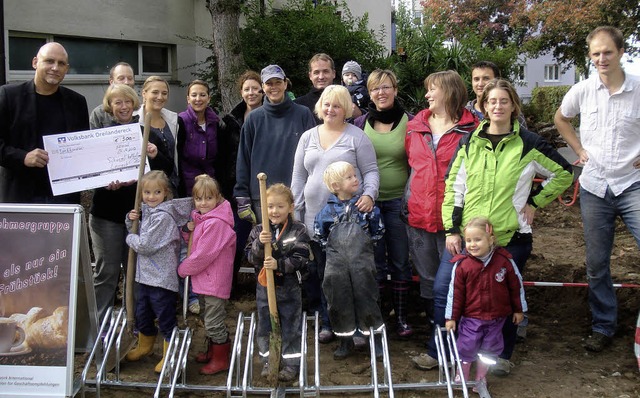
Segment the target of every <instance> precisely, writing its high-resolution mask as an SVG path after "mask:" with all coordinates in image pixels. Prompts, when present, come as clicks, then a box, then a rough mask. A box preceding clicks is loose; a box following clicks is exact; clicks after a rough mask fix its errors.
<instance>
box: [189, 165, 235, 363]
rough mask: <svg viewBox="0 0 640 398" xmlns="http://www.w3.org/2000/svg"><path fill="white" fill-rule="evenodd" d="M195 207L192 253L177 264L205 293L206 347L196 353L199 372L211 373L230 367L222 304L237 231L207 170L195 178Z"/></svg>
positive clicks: (229, 279)
mask: <svg viewBox="0 0 640 398" xmlns="http://www.w3.org/2000/svg"><path fill="white" fill-rule="evenodd" d="M193 200H194V202H195V210H193V212H192V213H191V219H192V220H193V221H190V222H189V223H187V227H188V229H189V230H190V231H192V234H193V236H192V243H191V254H190V255H189V257H187V258H186V259H185V260H184V261H183V262H182V263H181V264H180V266H179V267H178V274H179V275H180V276H181V277H183V278H185V277H187V276H191V284H192V286H193V291H194V292H195V293H198V294H201V295H203V296H204V326H205V328H206V334H207V349H206V350H205V351H204V352H201V353H199V354H198V355H197V356H196V362H200V363H206V365H205V366H204V367H202V368H201V369H200V374H205V375H212V374H216V373H219V372H221V371H223V370H227V369H229V352H230V348H231V347H230V342H229V332H228V331H227V327H226V325H225V323H224V322H225V319H226V317H227V313H226V310H225V305H226V304H227V300H228V299H229V295H230V294H231V284H232V281H233V258H234V256H235V253H236V233H235V232H234V230H233V212H232V210H231V205H230V204H229V202H228V201H226V200H225V199H224V198H223V197H222V195H221V194H220V187H219V185H218V183H217V181H216V180H214V179H213V178H211V177H210V176H208V175H206V174H202V175H199V176H197V177H196V178H195V183H194V185H193Z"/></svg>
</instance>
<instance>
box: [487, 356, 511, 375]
mask: <svg viewBox="0 0 640 398" xmlns="http://www.w3.org/2000/svg"><path fill="white" fill-rule="evenodd" d="M514 366H516V365H515V364H514V363H513V362H511V361H509V360H508V359H504V358H498V360H497V361H496V364H495V365H493V366H491V374H492V375H494V376H501V377H504V376H508V375H509V373H511V368H513V367H514Z"/></svg>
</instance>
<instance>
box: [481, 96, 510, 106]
mask: <svg viewBox="0 0 640 398" xmlns="http://www.w3.org/2000/svg"><path fill="white" fill-rule="evenodd" d="M486 102H487V104H489V105H491V106H496V105H498V104H500V105H502V106H507V105H509V104H511V100H510V99H507V98H502V99H500V100H497V99H495V98H491V99H489V100H487V101H486Z"/></svg>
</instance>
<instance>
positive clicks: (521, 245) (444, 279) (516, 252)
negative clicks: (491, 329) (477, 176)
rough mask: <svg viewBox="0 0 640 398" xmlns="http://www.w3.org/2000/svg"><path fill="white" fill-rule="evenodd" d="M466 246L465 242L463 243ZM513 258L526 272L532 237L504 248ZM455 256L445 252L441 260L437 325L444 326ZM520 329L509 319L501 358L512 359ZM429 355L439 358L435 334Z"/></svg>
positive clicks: (518, 238)
mask: <svg viewBox="0 0 640 398" xmlns="http://www.w3.org/2000/svg"><path fill="white" fill-rule="evenodd" d="M463 244H464V241H463ZM504 248H505V249H506V250H507V251H508V252H509V253H511V256H512V257H513V261H514V262H515V263H516V267H518V271H520V274H522V273H523V272H524V266H525V264H526V262H527V259H528V258H529V255H530V254H531V249H532V240H531V236H530V235H518V234H517V233H516V235H514V238H513V239H512V240H511V242H509V244H508V245H506V246H505V247H504ZM452 258H453V256H452V255H451V253H449V251H447V250H445V251H444V254H443V255H442V259H441V260H440V267H439V268H438V272H437V273H436V280H435V281H434V285H433V305H434V308H433V322H434V324H436V325H440V326H444V323H445V318H444V313H445V308H446V306H447V296H448V294H449V284H450V283H451V271H452V270H453V263H452V262H451V259H452ZM517 330H518V327H517V326H516V325H514V324H513V322H512V319H511V317H510V316H509V317H507V320H506V322H505V323H504V327H503V328H502V335H503V337H504V350H503V351H502V354H500V358H504V359H510V358H511V355H512V354H513V348H514V347H515V344H516V332H517ZM427 353H428V354H429V355H431V357H432V358H437V352H436V341H435V333H432V334H431V339H430V340H429V347H428V349H427Z"/></svg>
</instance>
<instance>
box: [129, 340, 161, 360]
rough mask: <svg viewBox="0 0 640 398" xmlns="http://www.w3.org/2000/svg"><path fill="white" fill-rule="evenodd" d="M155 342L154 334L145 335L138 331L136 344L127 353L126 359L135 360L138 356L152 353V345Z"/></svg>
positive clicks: (138, 358)
mask: <svg viewBox="0 0 640 398" xmlns="http://www.w3.org/2000/svg"><path fill="white" fill-rule="evenodd" d="M155 343H156V336H147V335H145V334H142V333H138V345H137V346H136V348H134V349H133V350H131V351H129V353H128V354H127V357H126V358H127V361H129V362H135V361H139V360H140V358H142V357H144V356H147V355H151V354H152V353H153V345H154V344H155Z"/></svg>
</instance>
